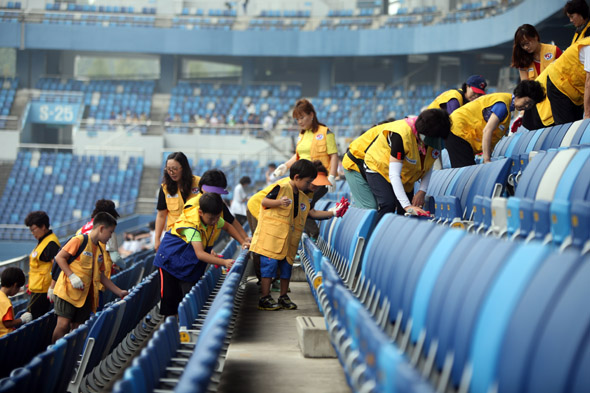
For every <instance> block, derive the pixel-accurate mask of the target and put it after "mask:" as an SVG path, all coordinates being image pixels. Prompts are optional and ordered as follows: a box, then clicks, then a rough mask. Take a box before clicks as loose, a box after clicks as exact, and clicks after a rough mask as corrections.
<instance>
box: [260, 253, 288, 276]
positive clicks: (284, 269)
mask: <svg viewBox="0 0 590 393" xmlns="http://www.w3.org/2000/svg"><path fill="white" fill-rule="evenodd" d="M277 267H278V268H279V269H281V278H284V279H286V280H287V279H290V278H291V270H293V266H292V265H291V264H289V262H287V259H282V260H280V261H279V260H278V259H272V258H269V257H265V256H264V255H261V256H260V275H261V276H262V277H266V278H275V277H276V276H277Z"/></svg>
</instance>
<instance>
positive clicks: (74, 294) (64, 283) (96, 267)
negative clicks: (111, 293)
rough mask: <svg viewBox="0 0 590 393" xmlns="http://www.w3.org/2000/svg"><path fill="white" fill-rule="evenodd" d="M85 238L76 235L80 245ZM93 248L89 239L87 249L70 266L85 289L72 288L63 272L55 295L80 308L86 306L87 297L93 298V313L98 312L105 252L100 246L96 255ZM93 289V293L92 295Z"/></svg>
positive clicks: (56, 286) (56, 285) (97, 247)
mask: <svg viewBox="0 0 590 393" xmlns="http://www.w3.org/2000/svg"><path fill="white" fill-rule="evenodd" d="M83 236H84V235H76V237H77V238H79V239H80V244H81V243H82V241H83ZM89 236H90V235H89ZM92 246H93V244H92V240H91V239H90V237H89V238H88V244H86V248H85V249H84V251H83V252H82V254H80V256H79V257H78V258H77V259H75V260H74V261H73V262H72V263H71V264H70V269H72V273H75V274H76V276H78V277H80V279H81V280H82V282H83V283H84V289H75V288H74V287H72V284H71V283H70V279H69V278H68V277H66V275H65V273H64V272H63V271H62V272H61V273H60V274H59V278H58V279H57V283H56V284H55V289H54V290H53V293H54V294H55V296H58V297H59V298H61V299H63V300H65V301H66V302H68V303H70V304H72V305H73V306H74V307H78V308H80V307H82V306H83V305H84V302H86V297H87V296H92V302H91V305H92V312H96V308H97V307H98V290H99V284H100V265H101V264H102V263H103V252H102V249H101V247H100V245H97V246H96V253H93V252H92V248H93V247H92ZM91 287H92V293H90V288H91Z"/></svg>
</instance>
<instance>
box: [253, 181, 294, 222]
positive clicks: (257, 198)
mask: <svg viewBox="0 0 590 393" xmlns="http://www.w3.org/2000/svg"><path fill="white" fill-rule="evenodd" d="M289 181H291V179H290V178H289V177H288V176H287V177H283V178H282V179H280V180H278V181H277V182H276V183H273V184H271V185H269V186H266V187H265V188H263V189H262V190H261V191H258V192H257V193H256V194H254V195H253V196H252V197H251V198H250V199H248V210H249V211H250V214H252V217H254V218H256V219H257V220H258V216H259V215H260V209H261V206H262V200H263V199H264V198H265V197H266V196H267V195H268V193H269V192H271V190H272V189H273V188H275V187H276V185H277V184H279V185H283V184H289Z"/></svg>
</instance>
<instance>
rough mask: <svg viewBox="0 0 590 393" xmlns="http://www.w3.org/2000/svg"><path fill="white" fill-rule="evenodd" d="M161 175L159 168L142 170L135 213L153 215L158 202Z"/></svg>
mask: <svg viewBox="0 0 590 393" xmlns="http://www.w3.org/2000/svg"><path fill="white" fill-rule="evenodd" d="M161 177H162V174H161V172H160V168H148V167H145V168H143V173H142V175H141V182H140V186H139V196H138V198H137V206H136V209H135V210H136V213H138V214H153V213H154V212H155V210H156V204H157V202H158V190H159V189H160V184H161V183H160V181H161Z"/></svg>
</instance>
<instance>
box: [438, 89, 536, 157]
mask: <svg viewBox="0 0 590 393" xmlns="http://www.w3.org/2000/svg"><path fill="white" fill-rule="evenodd" d="M544 99H545V92H544V91H543V87H542V86H541V84H540V83H539V82H536V81H529V80H526V81H522V82H520V83H519V84H518V85H517V86H516V88H515V89H514V93H513V94H510V93H492V94H488V95H485V96H483V97H479V98H478V99H477V100H475V101H473V102H470V103H468V104H466V105H463V106H462V107H461V108H459V109H457V110H456V111H455V112H453V114H452V115H451V123H452V127H451V133H450V134H449V137H448V138H447V140H446V143H445V145H446V148H447V151H448V152H449V158H450V159H451V166H452V167H453V168H459V167H463V166H468V165H474V164H475V158H474V156H475V155H476V154H479V153H481V152H483V161H484V162H490V159H491V156H492V151H493V150H494V146H496V143H498V141H500V139H502V137H503V136H504V135H506V132H507V131H508V127H509V125H510V119H511V112H512V111H513V110H515V109H516V110H518V111H521V110H528V109H531V108H533V107H534V106H535V104H537V103H539V102H541V101H543V100H544Z"/></svg>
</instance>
